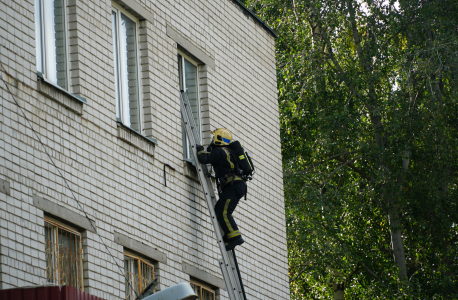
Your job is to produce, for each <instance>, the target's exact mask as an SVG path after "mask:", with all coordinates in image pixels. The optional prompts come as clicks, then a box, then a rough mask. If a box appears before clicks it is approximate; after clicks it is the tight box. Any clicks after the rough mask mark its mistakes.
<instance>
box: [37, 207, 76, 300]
mask: <svg viewBox="0 0 458 300" xmlns="http://www.w3.org/2000/svg"><path fill="white" fill-rule="evenodd" d="M44 223H45V224H44V230H45V256H46V255H47V253H46V243H47V240H46V230H47V228H46V227H47V226H52V236H53V240H52V241H51V243H52V244H53V248H54V249H53V251H52V263H53V266H52V268H53V272H55V273H54V274H53V278H57V283H58V284H59V285H63V284H67V283H66V282H63V281H62V278H61V277H62V276H61V275H62V274H60V273H59V271H60V270H61V267H60V261H61V260H60V259H56V255H57V254H58V253H59V229H61V230H64V231H66V232H69V233H71V234H73V235H75V236H76V237H78V238H79V241H78V242H77V243H75V245H78V248H79V250H78V251H79V254H78V257H79V260H80V262H79V264H77V265H78V268H79V270H80V272H79V273H80V274H79V278H78V277H77V278H78V284H77V285H78V286H76V287H75V288H77V289H79V290H81V291H84V278H83V276H84V274H83V273H84V270H83V236H82V233H81V232H80V231H78V230H77V229H76V228H73V227H71V226H69V225H67V224H63V223H62V222H59V221H57V220H55V219H53V218H51V217H49V216H45V217H44ZM46 223H47V224H46ZM56 241H57V242H56ZM54 264H56V265H54ZM48 270H49V268H48V262H47V259H46V280H47V281H48V280H49V277H50V276H49V275H48ZM54 280H55V279H54ZM50 282H53V283H55V281H50Z"/></svg>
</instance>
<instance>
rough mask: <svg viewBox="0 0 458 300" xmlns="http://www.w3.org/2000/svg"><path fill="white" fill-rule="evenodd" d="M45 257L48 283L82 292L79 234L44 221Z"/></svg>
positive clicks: (55, 223)
mask: <svg viewBox="0 0 458 300" xmlns="http://www.w3.org/2000/svg"><path fill="white" fill-rule="evenodd" d="M45 256H46V277H47V281H48V282H49V283H54V284H58V285H69V286H73V287H75V288H77V289H80V290H83V251H82V241H81V233H79V232H77V231H75V230H72V229H70V228H68V227H66V226H64V225H62V224H60V223H57V222H55V221H52V220H49V219H45Z"/></svg>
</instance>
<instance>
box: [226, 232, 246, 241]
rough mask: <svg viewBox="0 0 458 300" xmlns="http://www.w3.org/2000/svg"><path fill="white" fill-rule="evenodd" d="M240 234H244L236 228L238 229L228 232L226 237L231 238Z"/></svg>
mask: <svg viewBox="0 0 458 300" xmlns="http://www.w3.org/2000/svg"><path fill="white" fill-rule="evenodd" d="M239 235H242V234H241V233H240V231H239V230H236V231H234V232H231V233H228V234H227V235H226V238H228V239H231V238H233V237H236V236H239Z"/></svg>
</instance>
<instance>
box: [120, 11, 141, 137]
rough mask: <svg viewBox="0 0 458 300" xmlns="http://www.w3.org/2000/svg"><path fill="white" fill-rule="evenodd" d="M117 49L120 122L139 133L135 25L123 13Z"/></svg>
mask: <svg viewBox="0 0 458 300" xmlns="http://www.w3.org/2000/svg"><path fill="white" fill-rule="evenodd" d="M119 47H120V49H119V56H120V61H121V70H120V71H121V76H120V77H121V103H120V106H121V114H122V122H123V123H124V124H125V125H126V126H129V127H131V128H132V129H134V130H137V131H140V105H139V95H138V78H137V74H138V69H137V41H136V24H135V22H133V21H132V20H130V19H129V18H128V17H127V16H125V15H124V14H123V13H121V21H120V28H119Z"/></svg>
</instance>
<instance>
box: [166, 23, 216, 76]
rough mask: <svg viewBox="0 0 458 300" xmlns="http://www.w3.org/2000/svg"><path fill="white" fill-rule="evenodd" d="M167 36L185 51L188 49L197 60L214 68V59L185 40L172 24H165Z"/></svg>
mask: <svg viewBox="0 0 458 300" xmlns="http://www.w3.org/2000/svg"><path fill="white" fill-rule="evenodd" d="M167 36H168V37H169V38H171V39H172V40H174V41H175V42H177V44H178V45H180V46H181V47H183V48H184V49H185V50H186V51H188V52H189V53H190V54H191V55H193V56H194V57H196V58H197V59H198V60H200V61H201V62H203V63H204V64H206V65H207V66H209V67H211V68H212V69H214V68H215V60H214V59H213V58H211V57H210V56H209V55H208V54H207V53H205V52H204V51H202V50H200V49H199V48H198V47H197V46H196V45H194V44H193V43H192V42H191V41H189V40H187V39H186V38H185V37H184V36H183V35H182V34H181V33H179V32H178V31H177V30H176V29H174V28H173V27H172V26H170V25H169V24H167Z"/></svg>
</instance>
